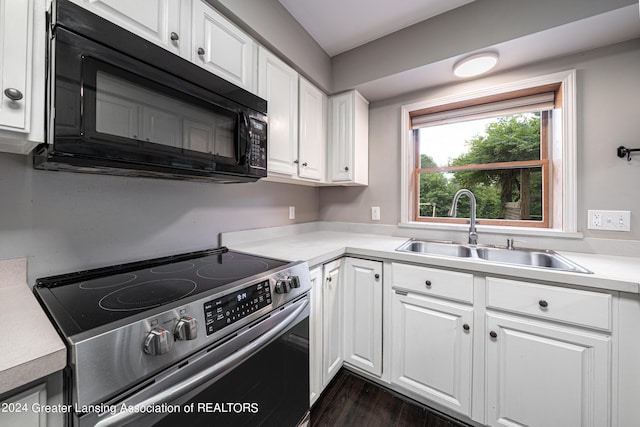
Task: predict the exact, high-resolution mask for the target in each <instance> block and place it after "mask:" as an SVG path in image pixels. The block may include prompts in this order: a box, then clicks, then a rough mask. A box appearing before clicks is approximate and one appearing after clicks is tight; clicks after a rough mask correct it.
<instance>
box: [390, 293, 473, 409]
mask: <svg viewBox="0 0 640 427" xmlns="http://www.w3.org/2000/svg"><path fill="white" fill-rule="evenodd" d="M392 299H393V300H392V301H391V304H392V308H391V310H392V315H391V319H390V320H391V324H392V336H391V340H392V344H391V349H392V350H391V382H392V383H393V384H397V385H399V386H400V387H402V388H404V389H406V390H409V391H411V392H413V393H416V394H418V395H420V396H422V397H426V398H428V399H430V400H432V401H434V402H437V403H439V404H441V405H443V406H446V407H448V408H451V409H453V410H455V411H457V412H459V413H461V414H464V415H467V416H470V411H471V364H472V346H473V330H472V328H471V325H472V322H473V307H472V306H470V305H466V304H459V303H456V302H453V301H448V300H445V299H439V298H433V297H429V296H426V295H421V294H417V293H410V292H407V291H402V290H395V291H394V294H393V297H392Z"/></svg>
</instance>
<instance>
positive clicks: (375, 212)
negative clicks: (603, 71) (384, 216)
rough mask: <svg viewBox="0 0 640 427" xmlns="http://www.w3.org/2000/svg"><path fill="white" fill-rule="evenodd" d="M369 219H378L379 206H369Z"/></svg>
mask: <svg viewBox="0 0 640 427" xmlns="http://www.w3.org/2000/svg"><path fill="white" fill-rule="evenodd" d="M371 220H372V221H380V206H373V207H372V208H371Z"/></svg>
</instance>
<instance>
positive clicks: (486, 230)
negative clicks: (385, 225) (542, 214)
mask: <svg viewBox="0 0 640 427" xmlns="http://www.w3.org/2000/svg"><path fill="white" fill-rule="evenodd" d="M398 228H400V229H413V230H433V231H439V232H447V231H448V232H468V231H469V224H468V223H467V224H437V223H424V222H401V223H398ZM476 228H477V231H478V234H479V235H480V236H482V235H483V234H484V235H487V234H488V235H500V236H504V235H508V236H532V237H553V238H562V239H582V238H583V237H584V235H583V234H582V233H580V232H567V231H563V230H558V229H548V228H544V229H542V228H533V227H530V228H529V227H506V226H496V225H477V227H476Z"/></svg>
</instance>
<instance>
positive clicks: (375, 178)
mask: <svg viewBox="0 0 640 427" xmlns="http://www.w3.org/2000/svg"><path fill="white" fill-rule="evenodd" d="M568 69H576V70H577V85H578V182H579V183H578V213H579V216H578V227H579V231H582V232H583V233H584V235H585V237H598V238H611V239H633V240H640V188H638V186H639V185H640V155H638V156H636V158H635V159H633V160H632V161H631V162H627V161H626V160H622V159H619V158H618V157H617V156H616V153H615V152H616V148H617V147H618V146H619V145H625V146H627V147H639V148H640V137H639V136H638V135H640V39H636V40H632V41H629V42H625V43H620V44H617V45H613V46H610V47H607V48H602V49H597V50H594V51H591V52H587V53H582V54H579V55H573V56H569V57H565V58H560V59H556V60H553V61H549V62H545V63H540V64H536V65H534V66H528V67H525V68H522V69H518V70H513V71H510V72H507V73H503V74H500V75H496V76H491V77H487V78H484V79H479V80H475V81H472V82H467V83H464V84H458V85H449V86H444V87H439V88H435V89H431V90H427V91H424V92H421V93H415V94H411V95H406V96H402V97H398V98H395V99H391V100H387V101H381V102H377V103H373V104H371V105H370V109H369V153H370V157H369V182H370V185H369V187H368V188H364V189H362V188H349V189H341V188H323V189H322V190H321V192H320V217H321V219H322V220H325V221H347V222H360V223H374V222H373V221H371V220H370V207H371V206H380V207H381V221H380V223H382V224H394V225H395V224H397V223H398V222H399V221H400V107H401V105H403V104H408V103H412V102H416V101H419V100H421V99H426V98H428V97H441V96H445V95H450V94H453V93H459V92H465V91H468V90H473V89H474V88H477V87H481V86H484V85H495V84H499V83H503V82H506V81H511V80H514V79H515V80H517V79H524V78H528V77H533V76H537V75H544V74H549V73H553V72H557V71H563V70H568ZM587 209H615V210H630V211H631V212H632V216H631V232H630V233H619V232H602V231H599V232H598V231H592V230H586V214H587ZM375 223H377V222H375ZM636 255H637V254H636Z"/></svg>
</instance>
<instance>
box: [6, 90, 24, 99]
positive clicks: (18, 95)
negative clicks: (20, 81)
mask: <svg viewBox="0 0 640 427" xmlns="http://www.w3.org/2000/svg"><path fill="white" fill-rule="evenodd" d="M4 95H5V96H6V97H7V98H9V99H10V100H12V101H20V100H21V99H22V92H20V91H19V90H18V89H16V88H13V87H10V88H7V89H5V90H4Z"/></svg>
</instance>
